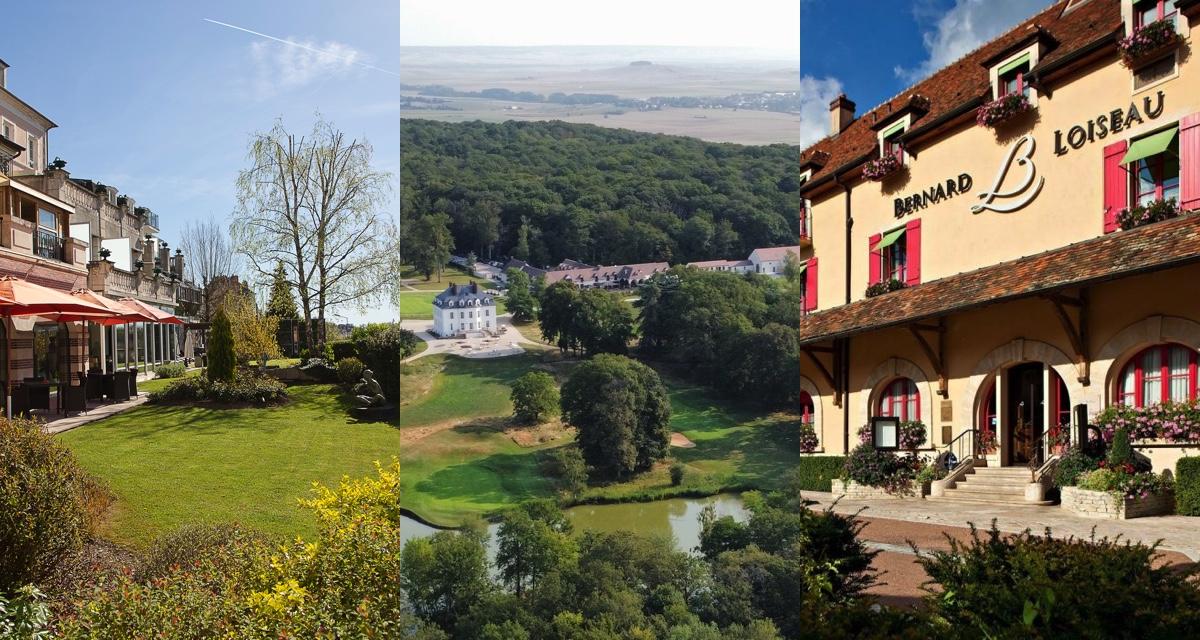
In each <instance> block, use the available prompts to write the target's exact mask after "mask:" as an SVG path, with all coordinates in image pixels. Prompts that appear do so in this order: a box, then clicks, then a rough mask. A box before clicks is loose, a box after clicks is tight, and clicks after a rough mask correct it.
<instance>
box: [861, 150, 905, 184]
mask: <svg viewBox="0 0 1200 640" xmlns="http://www.w3.org/2000/svg"><path fill="white" fill-rule="evenodd" d="M903 166H904V165H903V164H902V163H901V162H900V158H897V157H896V156H894V155H892V154H890V153H888V154H884V155H882V156H880V157H878V158H875V159H874V160H871V161H870V162H868V163H867V165H866V166H865V167H863V177H864V178H866V179H867V180H870V181H871V182H882V181H883V180H885V179H886V178H887V177H889V176H891V175H893V174H895V173H897V172H899V171H900V169H901V168H902V167H903Z"/></svg>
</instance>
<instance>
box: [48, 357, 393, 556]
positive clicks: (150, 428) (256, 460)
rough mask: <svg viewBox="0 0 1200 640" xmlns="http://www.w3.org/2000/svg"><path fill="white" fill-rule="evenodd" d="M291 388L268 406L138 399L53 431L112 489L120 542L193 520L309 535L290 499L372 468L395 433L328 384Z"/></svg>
mask: <svg viewBox="0 0 1200 640" xmlns="http://www.w3.org/2000/svg"><path fill="white" fill-rule="evenodd" d="M161 382H162V383H164V384H165V383H167V382H169V381H166V380H164V381H161ZM150 384H153V382H152V383H150ZM289 392H290V394H291V397H292V401H291V403H289V404H288V405H286V406H283V407H276V408H270V409H208V408H197V407H163V406H150V405H143V406H141V407H138V408H136V409H133V410H130V411H127V412H125V413H121V414H118V415H116V416H113V417H111V418H108V419H105V420H103V421H100V422H95V423H92V424H89V425H86V426H83V427H80V428H78V429H75V430H73V431H68V432H66V433H64V434H62V435H60V436H58V437H59V438H60V439H61V441H62V442H63V443H65V444H66V445H67V446H69V447H70V448H71V450H72V451H74V453H75V455H76V457H78V458H79V460H80V462H81V463H82V464H83V465H84V466H85V467H86V468H87V469H89V470H91V471H92V472H93V473H95V474H96V475H98V476H100V477H102V478H104V479H105V480H106V481H107V482H108V483H109V485H110V486H111V487H112V489H113V490H114V491H115V493H116V494H117V496H118V499H117V504H116V506H115V507H114V509H113V511H112V513H111V514H110V516H109V521H108V523H107V531H105V532H104V533H105V534H106V535H107V536H108V537H110V538H112V539H113V540H116V541H117V542H122V543H129V544H133V545H138V546H141V545H145V544H147V543H149V542H150V541H151V540H152V539H153V538H154V537H155V536H156V535H159V534H161V533H163V532H166V531H169V530H171V529H173V528H175V527H178V526H180V525H182V524H185V523H191V522H206V523H213V522H226V521H238V522H241V523H242V524H245V525H248V526H251V527H254V528H257V529H260V530H262V531H265V532H267V533H270V534H275V535H279V536H286V537H289V538H290V537H293V536H295V535H310V534H312V533H313V532H314V527H313V525H312V518H311V517H310V516H309V514H308V513H306V512H305V511H304V510H303V509H301V508H300V507H299V506H298V505H297V503H296V500H297V498H300V497H307V496H308V493H309V489H310V487H311V486H312V483H313V482H314V481H319V482H322V483H325V484H332V483H335V482H336V481H337V480H338V479H339V478H341V477H342V476H343V475H350V476H352V477H358V476H365V475H368V474H371V473H373V470H374V463H375V461H380V462H383V463H386V462H387V461H388V460H390V459H391V458H392V456H394V455H395V454H396V452H397V450H398V448H399V441H398V432H397V430H396V427H395V426H394V425H390V424H382V423H364V424H359V423H355V422H354V420H353V419H352V418H350V417H349V415H348V414H347V410H346V407H345V405H344V404H343V402H342V399H341V395H340V392H339V391H338V390H337V388H336V387H334V386H332V385H310V386H296V387H292V388H291V389H290V390H289Z"/></svg>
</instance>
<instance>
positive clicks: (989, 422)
mask: <svg viewBox="0 0 1200 640" xmlns="http://www.w3.org/2000/svg"><path fill="white" fill-rule="evenodd" d="M979 429H980V430H984V429H986V430H988V431H991V432H992V433H993V434H994V433H996V382H995V381H994V380H993V381H992V382H991V383H990V384H989V385H988V388H987V395H986V396H984V401H983V402H981V403H980V405H979Z"/></svg>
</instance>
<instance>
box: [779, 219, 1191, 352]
mask: <svg viewBox="0 0 1200 640" xmlns="http://www.w3.org/2000/svg"><path fill="white" fill-rule="evenodd" d="M1194 262H1200V214H1197V213H1193V214H1189V215H1186V216H1183V217H1180V218H1176V219H1174V220H1167V221H1165V222H1158V223H1154V224H1150V225H1146V226H1144V227H1140V228H1137V229H1132V230H1130V231H1117V232H1114V233H1109V234H1107V235H1103V236H1100V237H1097V238H1092V239H1090V240H1084V241H1082V242H1077V243H1075V244H1071V245H1067V246H1065V247H1061V248H1058V249H1053V250H1050V251H1046V252H1043V253H1039V254H1036V255H1032V256H1028V257H1024V258H1018V259H1016V260H1011V261H1008V262H1001V263H999V264H995V265H991V266H987V267H983V268H981V269H976V270H974V271H968V272H965V273H960V274H957V275H953V276H948V277H945V278H941V279H939V280H933V281H931V282H924V283H921V284H918V285H914V286H912V287H910V288H907V289H900V290H898V291H893V292H891V293H885V294H883V295H879V296H875V297H874V298H867V299H865V300H859V301H857V302H852V303H850V304H845V305H842V306H840V307H833V308H831V309H827V310H825V311H819V312H817V313H812V314H809V315H807V316H803V317H801V318H800V344H812V343H814V342H819V341H823V340H830V339H833V338H842V337H846V336H850V335H854V334H856V333H862V332H864V331H877V330H880V329H886V328H890V327H897V326H903V325H906V324H911V323H914V322H920V321H923V320H929V319H932V318H937V317H939V316H944V315H948V314H950V313H956V312H962V311H967V310H970V309H975V308H979V307H984V306H987V305H989V304H996V303H1002V302H1009V301H1012V300H1016V299H1019V298H1027V297H1031V296H1035V295H1049V294H1052V293H1055V292H1057V291H1060V290H1062V289H1066V288H1072V287H1082V286H1089V285H1093V284H1097V283H1101V282H1106V281H1109V280H1117V279H1120V278H1125V277H1129V276H1134V275H1140V274H1143V273H1151V272H1154V271H1161V270H1164V269H1169V268H1172V267H1177V266H1181V265H1185V264H1189V263H1194Z"/></svg>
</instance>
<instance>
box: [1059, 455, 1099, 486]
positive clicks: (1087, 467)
mask: <svg viewBox="0 0 1200 640" xmlns="http://www.w3.org/2000/svg"><path fill="white" fill-rule="evenodd" d="M1100 460H1102V458H1101V457H1100V456H1098V455H1095V454H1094V453H1092V452H1089V451H1085V450H1084V449H1082V448H1080V447H1071V448H1070V449H1069V450H1068V451H1067V452H1066V453H1065V454H1063V456H1062V457H1061V458H1059V460H1058V466H1057V467H1055V468H1054V473H1053V476H1052V478H1051V479H1052V480H1053V481H1054V486H1056V487H1059V488H1062V487H1073V486H1075V485H1076V483H1078V482H1079V477H1080V476H1081V475H1082V474H1084V473H1087V472H1088V471H1091V470H1092V469H1095V468H1097V467H1098V466H1099V465H1100Z"/></svg>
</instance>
